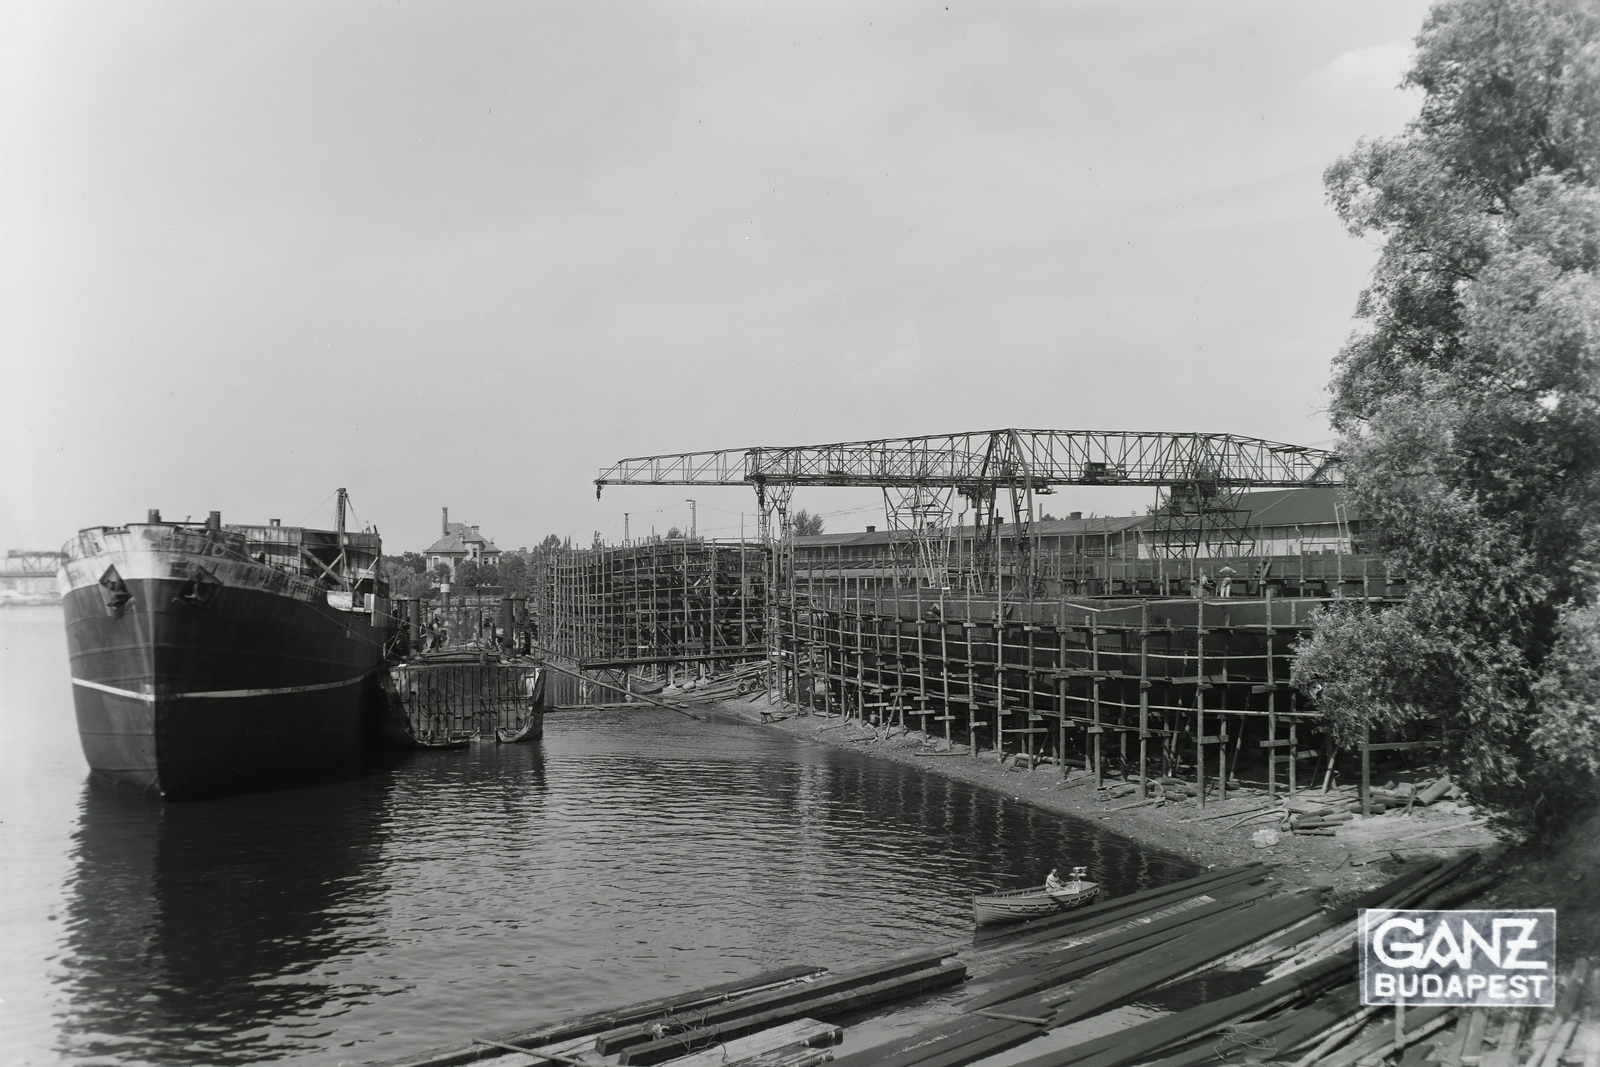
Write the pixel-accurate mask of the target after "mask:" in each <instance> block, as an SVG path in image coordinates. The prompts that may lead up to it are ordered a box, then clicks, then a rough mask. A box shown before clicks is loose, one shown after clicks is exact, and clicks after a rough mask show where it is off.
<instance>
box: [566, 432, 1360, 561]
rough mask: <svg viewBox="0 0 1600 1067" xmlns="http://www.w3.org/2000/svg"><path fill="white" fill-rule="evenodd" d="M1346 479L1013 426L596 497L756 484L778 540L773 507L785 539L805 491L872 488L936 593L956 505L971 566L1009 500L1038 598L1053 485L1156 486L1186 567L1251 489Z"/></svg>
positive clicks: (1173, 545)
mask: <svg viewBox="0 0 1600 1067" xmlns="http://www.w3.org/2000/svg"><path fill="white" fill-rule="evenodd" d="M1341 481H1342V476H1341V472H1340V467H1339V457H1338V456H1337V455H1335V454H1334V453H1332V452H1328V451H1324V450H1322V449H1317V448H1306V447H1303V446H1300V445H1288V444H1281V443H1279V442H1276V441H1263V440H1260V439H1259V438H1254V437H1241V436H1239V435H1236V434H1205V433H1140V432H1117V431H1101V430H1022V429H1015V428H1008V429H1002V430H979V431H972V432H967V433H954V434H939V435H933V436H928V437H897V438H884V439H880V440H875V441H847V442H842V443H839V444H830V445H801V446H796V447H788V448H772V447H764V446H763V447H756V448H734V449H723V450H719V451H711V452H680V453H676V454H672V455H662V456H642V457H638V458H634V459H624V460H621V461H619V462H617V463H616V464H614V465H612V466H611V467H609V468H606V469H605V470H602V471H601V472H600V477H598V478H596V479H595V496H596V497H597V498H598V497H599V495H600V492H601V490H602V489H604V487H605V486H607V485H744V486H750V487H752V488H753V489H755V492H756V501H757V510H758V514H759V516H760V519H759V522H760V526H759V529H760V534H761V537H762V538H763V540H771V523H770V518H769V513H770V511H771V510H773V509H775V510H776V511H777V512H778V516H779V522H780V530H781V532H782V533H783V534H784V535H785V537H784V540H785V541H787V536H786V535H787V532H788V531H787V527H788V514H789V500H790V497H791V495H792V494H793V492H794V489H795V487H796V486H802V485H806V486H811V485H833V486H856V487H868V488H877V489H881V490H882V491H883V496H884V510H885V513H886V518H887V520H888V527H889V531H890V536H891V540H892V542H893V543H894V544H895V545H896V546H897V548H898V549H899V550H900V551H902V552H905V553H907V554H910V555H913V556H914V557H915V560H916V563H917V564H918V565H919V566H920V567H923V568H926V570H927V573H928V574H929V575H930V576H934V575H938V576H939V580H941V581H942V580H943V575H944V573H945V564H946V560H947V554H948V544H949V533H948V531H949V527H950V520H951V518H952V515H953V510H952V507H953V504H954V500H955V498H956V497H957V496H958V495H959V496H960V497H963V498H965V499H966V500H967V501H969V502H970V503H971V506H972V509H973V511H974V520H975V521H974V540H975V544H974V549H975V558H983V557H984V550H985V549H987V550H988V552H989V553H990V554H993V552H994V551H995V549H996V547H997V541H998V526H999V523H1000V518H999V506H1000V502H1001V501H1002V499H1004V498H1007V497H1008V498H1009V501H1010V504H1011V510H1012V513H1013V516H1014V520H1015V522H1016V531H1015V535H1016V542H1015V543H1016V544H1017V547H1018V550H1019V553H1020V559H1019V564H1020V567H1019V575H1018V577H1019V578H1020V579H1022V584H1023V586H1024V588H1026V589H1031V588H1032V585H1033V581H1032V575H1033V563H1032V560H1033V555H1034V553H1033V551H1032V545H1031V538H1030V528H1031V527H1032V525H1033V521H1034V497H1035V495H1036V494H1045V493H1049V492H1051V491H1053V490H1054V488H1055V487H1056V486H1066V485H1098V486H1104V485H1113V486H1154V487H1156V488H1157V489H1158V499H1157V503H1156V506H1155V508H1154V509H1153V514H1154V516H1155V518H1156V524H1157V537H1156V538H1155V540H1154V541H1153V544H1155V545H1157V546H1159V550H1160V551H1163V552H1166V553H1168V554H1171V555H1176V556H1185V555H1190V554H1193V553H1195V552H1198V551H1199V549H1200V547H1201V546H1202V545H1207V544H1215V543H1217V542H1218V541H1221V540H1232V541H1233V542H1234V543H1237V542H1238V540H1239V539H1240V538H1241V537H1242V536H1243V532H1244V530H1245V527H1246V523H1247V520H1248V515H1245V514H1243V513H1241V510H1240V508H1239V497H1240V494H1241V493H1242V492H1243V491H1244V490H1246V489H1260V488H1299V487H1303V486H1318V485H1322V486H1326V485H1337V484H1340V482H1341ZM983 569H984V568H983V567H982V566H981V565H980V567H979V570H980V571H981V570H983ZM979 580H980V581H982V580H983V576H982V575H980V576H979Z"/></svg>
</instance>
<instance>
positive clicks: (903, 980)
mask: <svg viewBox="0 0 1600 1067" xmlns="http://www.w3.org/2000/svg"><path fill="white" fill-rule="evenodd" d="M966 976H967V967H966V964H964V963H956V962H953V961H952V962H950V963H946V964H944V965H942V966H939V967H935V968H933V969H931V970H927V969H924V970H920V971H913V972H912V973H910V974H904V975H900V976H897V977H895V978H891V979H888V980H887V981H883V982H876V983H873V984H871V985H865V986H857V987H854V988H850V989H845V990H842V991H839V992H836V993H834V994H832V995H831V996H825V997H820V998H816V999H812V1000H807V1001H803V1002H801V1003H800V1004H796V1005H789V1006H785V1007H777V1008H773V1009H772V1010H770V1011H766V1012H761V1013H760V1014H757V1015H749V1016H743V1017H740V1018H736V1019H731V1020H728V1021H727V1022H723V1023H719V1024H716V1025H711V1026H703V1027H698V1028H696V1029H694V1030H690V1031H687V1032H684V1033H679V1034H671V1035H667V1036H664V1037H661V1038H658V1039H656V1040H653V1041H648V1042H645V1043H644V1044H640V1045H634V1046H632V1047H630V1048H626V1049H623V1050H622V1055H621V1057H620V1059H619V1062H620V1063H621V1064H623V1065H624V1067H638V1065H649V1064H654V1063H663V1062H665V1061H666V1060H670V1059H675V1058H677V1057H679V1056H682V1055H684V1054H685V1053H688V1052H694V1051H697V1050H698V1049H702V1048H708V1047H710V1046H712V1045H717V1044H721V1043H723V1042H725V1041H727V1040H728V1039H729V1038H734V1037H742V1036H744V1035H745V1034H748V1033H753V1032H755V1031H758V1030H765V1029H766V1028H767V1027H769V1026H775V1025H777V1024H779V1023H783V1022H789V1021H791V1020H793V1019H795V1018H799V1017H802V1016H816V1017H819V1018H824V1019H826V1018H828V1017H830V1016H839V1015H846V1014H849V1013H850V1012H855V1011H860V1010H861V1009H863V1008H870V1007H873V1006H874V1005H877V1004H882V1003H884V1002H886V1001H890V1000H900V999H903V998H905V997H909V996H914V995H916V994H918V993H925V992H927V991H929V990H932V989H942V988H944V987H945V986H950V985H955V984H957V983H959V982H961V981H962V980H963V979H965V978H966Z"/></svg>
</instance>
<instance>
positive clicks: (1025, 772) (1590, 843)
mask: <svg viewBox="0 0 1600 1067" xmlns="http://www.w3.org/2000/svg"><path fill="white" fill-rule="evenodd" d="M711 707H712V708H714V709H715V711H716V712H717V713H720V714H726V715H729V716H733V717H736V718H738V719H741V720H744V721H748V722H754V723H763V722H767V723H768V724H769V725H770V727H771V728H772V729H776V730H781V731H784V732H785V733H788V734H790V735H792V736H795V737H801V738H805V739H807V740H810V741H814V742H817V743H819V744H824V745H829V746H832V747H836V748H842V749H850V750H853V751H858V752H864V753H866V754H869V755H871V756H874V757H876V758H879V759H886V760H892V761H895V762H898V763H904V764H914V765H916V766H918V767H921V768H922V769H924V770H927V771H930V772H931V773H934V774H938V775H943V776H946V777H950V778H956V779H959V780H961V781H965V782H969V783H972V784H975V785H979V786H982V787H985V788H988V789H992V790H994V791H996V792H999V793H1003V794H1005V795H1007V796H1010V797H1012V798H1014V799H1016V800H1021V801H1026V802H1027V803H1029V804H1033V805H1035V806H1037V807H1040V808H1043V809H1045V810H1047V811H1053V812H1057V813H1059V814H1062V815H1070V816H1073V817H1075V818H1079V819H1085V820H1089V821H1092V822H1095V823H1097V824H1099V825H1101V826H1104V827H1106V828H1108V829H1111V830H1113V831H1115V832H1116V833H1119V834H1122V835H1123V836H1125V837H1128V838H1131V839H1133V840H1135V841H1138V842H1140V843H1142V844H1146V845H1150V846H1153V847H1156V848H1161V849H1166V850H1169V851H1171V852H1174V853H1177V854H1178V855H1181V856H1186V857H1188V858H1189V859H1191V860H1193V861H1194V862H1195V863H1197V864H1200V865H1202V866H1206V867H1228V866H1233V865H1236V864H1241V863H1251V862H1261V863H1268V864H1272V865H1274V866H1276V867H1277V868H1278V875H1279V877H1280V878H1281V879H1282V880H1283V881H1284V882H1286V883H1288V884H1290V885H1293V886H1305V887H1313V888H1317V889H1321V890H1324V891H1326V892H1327V893H1328V895H1329V898H1330V899H1331V900H1334V901H1342V900H1346V899H1349V898H1351V897H1354V896H1356V895H1357V894H1359V893H1362V892H1364V891H1366V890H1368V889H1371V888H1373V887H1374V886H1377V885H1379V884H1381V883H1383V882H1385V881H1388V880H1390V879H1392V878H1394V877H1395V876H1396V875H1397V874H1399V873H1401V872H1403V871H1404V870H1407V869H1409V868H1410V867H1412V866H1413V865H1415V864H1417V863H1421V862H1424V861H1427V860H1429V859H1449V858H1451V857H1452V856H1456V855H1459V854H1461V853H1463V852H1467V851H1472V850H1476V851H1478V852H1480V853H1481V854H1482V856H1483V859H1482V860H1481V861H1480V862H1479V863H1478V865H1477V867H1476V868H1475V871H1474V874H1475V876H1476V877H1479V878H1484V877H1492V878H1494V879H1495V881H1494V882H1493V883H1491V884H1490V885H1488V886H1487V887H1486V888H1485V890H1484V892H1483V893H1482V895H1481V896H1478V897H1475V898H1474V899H1473V900H1471V901H1470V902H1463V904H1462V905H1461V906H1463V907H1479V908H1483V907H1516V908H1544V907H1553V908H1556V909H1557V911H1558V913H1559V935H1560V941H1561V944H1562V948H1563V950H1564V951H1567V952H1577V953H1580V954H1589V953H1592V952H1594V951H1595V949H1596V948H1597V947H1600V904H1597V903H1596V902H1595V898H1597V897H1600V817H1596V818H1592V819H1590V820H1588V821H1587V822H1586V823H1584V824H1581V825H1579V826H1577V827H1574V828H1573V829H1572V830H1570V831H1569V832H1568V834H1567V835H1565V836H1564V837H1563V838H1562V839H1561V840H1560V841H1559V842H1557V843H1556V844H1555V845H1553V846H1552V845H1546V846H1545V847H1542V848H1540V847H1535V846H1532V845H1528V844H1525V843H1522V842H1519V841H1515V840H1511V839H1507V838H1506V837H1504V836H1502V835H1501V834H1498V833H1496V832H1495V830H1494V829H1493V828H1492V827H1491V826H1490V825H1489V824H1488V822H1487V820H1486V819H1485V818H1484V816H1483V815H1482V814H1481V813H1479V812H1478V811H1477V810H1476V809H1474V808H1473V807H1472V806H1471V804H1470V803H1437V804H1433V805H1430V806H1427V807H1422V806H1415V807H1413V808H1412V809H1411V810H1410V811H1409V812H1407V811H1404V810H1402V809H1399V808H1396V809H1392V810H1390V811H1388V812H1386V813H1384V814H1382V815H1373V816H1369V817H1365V818H1363V817H1362V816H1360V815H1359V814H1358V815H1355V816H1353V817H1352V818H1350V819H1349V820H1348V821H1347V822H1345V823H1343V824H1341V825H1339V826H1338V827H1337V828H1336V829H1335V832H1334V833H1333V834H1332V835H1331V836H1324V835H1301V834H1295V833H1292V832H1291V831H1290V830H1289V829H1288V827H1287V826H1286V825H1283V823H1284V819H1285V815H1284V814H1283V813H1284V812H1294V813H1300V814H1310V813H1313V812H1317V811H1320V810H1326V808H1327V807H1328V806H1329V805H1330V804H1331V803H1332V802H1334V801H1347V800H1348V799H1349V797H1350V795H1351V791H1350V789H1349V788H1348V787H1346V788H1345V790H1344V791H1343V792H1342V793H1340V792H1339V791H1338V790H1335V791H1334V792H1333V793H1332V794H1324V793H1323V792H1322V790H1321V788H1320V786H1314V787H1313V788H1311V789H1309V790H1302V791H1301V792H1299V793H1298V794H1296V796H1294V797H1293V798H1289V799H1286V800H1280V801H1278V802H1274V801H1273V799H1272V798H1271V797H1269V796H1268V795H1267V791H1266V790H1265V789H1263V788H1259V787H1253V786H1251V785H1249V784H1248V783H1246V784H1244V785H1243V786H1242V787H1241V788H1239V789H1238V790H1234V789H1233V788H1230V789H1229V793H1228V799H1227V800H1225V801H1219V800H1218V799H1217V798H1216V796H1215V794H1214V793H1213V794H1212V795H1211V796H1210V797H1209V798H1208V800H1207V802H1206V804H1205V806H1204V809H1202V808H1201V806H1200V804H1199V802H1198V801H1197V800H1196V799H1195V798H1193V797H1182V798H1167V799H1161V800H1146V801H1144V802H1141V801H1140V798H1139V796H1138V793H1137V785H1136V779H1135V781H1134V782H1133V783H1125V782H1124V781H1123V780H1122V778H1121V777H1120V776H1118V775H1116V774H1114V773H1112V774H1108V775H1107V776H1106V777H1105V778H1104V779H1103V781H1102V783H1101V786H1100V787H1099V788H1096V784H1095V780H1094V776H1093V774H1091V773H1089V772H1088V771H1085V770H1083V769H1082V768H1081V767H1079V768H1069V769H1068V774H1067V775H1066V777H1065V778H1063V776H1062V774H1061V769H1060V768H1059V767H1058V766H1055V765H1054V764H1052V763H1043V764H1040V765H1038V766H1036V767H1034V768H1033V769H1031V770H1030V769H1029V768H1028V766H1027V765H1026V763H1025V761H1022V760H1016V759H1007V760H1005V761H1001V760H999V759H997V758H996V757H995V754H994V753H993V752H991V751H985V750H980V751H979V753H978V755H977V757H976V758H974V757H973V755H972V752H971V750H970V749H968V748H967V747H966V746H965V745H955V746H953V747H947V744H946V742H945V740H944V739H943V738H941V737H933V738H929V737H926V736H924V735H923V734H921V733H920V732H918V731H914V730H912V731H904V730H901V729H899V728H893V729H877V728H873V727H871V726H868V725H863V724H862V723H861V722H860V721H859V720H856V719H845V718H843V717H841V716H838V715H834V716H827V715H823V714H820V713H816V712H813V713H810V714H802V713H798V712H801V711H803V709H797V708H796V707H794V706H793V705H786V704H782V703H779V704H772V703H769V702H768V700H767V697H766V695H765V694H764V693H760V694H754V695H752V696H750V697H747V698H740V699H736V700H724V701H720V702H718V703H716V704H715V705H712V706H711ZM768 720H770V722H768ZM1119 786H1121V787H1125V788H1124V789H1118V788H1117V787H1119ZM1280 791H1281V787H1280ZM1113 794H1122V795H1115V796H1114V795H1113ZM1262 830H1270V831H1276V832H1275V833H1268V834H1259V833H1258V832H1259V831H1262ZM1044 874H1045V872H1044V871H1040V872H1039V876H1040V880H1043V876H1044ZM1089 877H1090V878H1093V877H1094V875H1093V872H1090V875H1089Z"/></svg>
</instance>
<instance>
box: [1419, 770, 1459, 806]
mask: <svg viewBox="0 0 1600 1067" xmlns="http://www.w3.org/2000/svg"><path fill="white" fill-rule="evenodd" d="M1453 785H1455V783H1454V782H1452V781H1451V780H1450V776H1449V775H1448V774H1446V775H1442V776H1440V777H1438V778H1435V779H1434V780H1433V782H1432V783H1431V784H1429V785H1428V786H1426V787H1424V788H1423V790H1422V792H1420V793H1418V794H1417V803H1418V804H1432V803H1434V802H1435V801H1437V800H1439V799H1440V798H1442V797H1443V796H1444V795H1445V794H1446V793H1448V792H1450V789H1451V787H1452V786H1453Z"/></svg>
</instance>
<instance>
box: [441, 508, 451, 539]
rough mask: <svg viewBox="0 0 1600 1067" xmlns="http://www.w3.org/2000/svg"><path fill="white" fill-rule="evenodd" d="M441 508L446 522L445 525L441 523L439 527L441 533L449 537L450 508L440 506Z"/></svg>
mask: <svg viewBox="0 0 1600 1067" xmlns="http://www.w3.org/2000/svg"><path fill="white" fill-rule="evenodd" d="M439 510H440V511H442V512H444V523H443V525H441V526H440V527H439V533H440V534H442V535H444V536H445V537H449V536H450V509H449V508H440V509H439Z"/></svg>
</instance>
